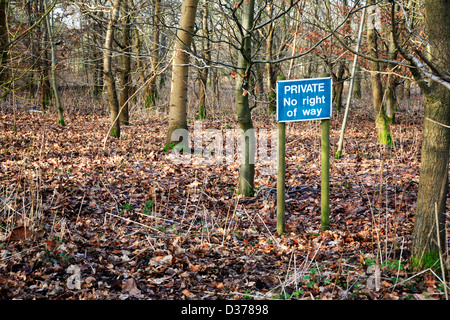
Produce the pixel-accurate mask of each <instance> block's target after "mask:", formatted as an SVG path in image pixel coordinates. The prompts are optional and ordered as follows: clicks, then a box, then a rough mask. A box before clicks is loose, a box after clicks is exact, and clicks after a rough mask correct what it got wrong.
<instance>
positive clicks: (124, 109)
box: [119, 0, 131, 125]
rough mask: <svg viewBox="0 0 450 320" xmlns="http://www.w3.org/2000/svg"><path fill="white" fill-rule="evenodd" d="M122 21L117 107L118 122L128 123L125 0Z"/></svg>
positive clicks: (128, 56) (127, 24)
mask: <svg viewBox="0 0 450 320" xmlns="http://www.w3.org/2000/svg"><path fill="white" fill-rule="evenodd" d="M122 12H123V15H124V18H123V22H124V26H123V29H122V47H123V51H124V53H123V54H122V56H121V60H122V61H121V62H122V70H121V71H120V79H119V88H120V95H119V107H120V108H121V111H120V117H119V119H120V123H123V124H124V125H128V124H129V114H128V102H127V101H128V98H129V96H130V90H131V72H130V71H131V57H130V53H131V50H130V49H131V41H130V40H131V39H130V22H131V18H130V15H129V13H128V3H127V0H125V1H124V2H123V11H122Z"/></svg>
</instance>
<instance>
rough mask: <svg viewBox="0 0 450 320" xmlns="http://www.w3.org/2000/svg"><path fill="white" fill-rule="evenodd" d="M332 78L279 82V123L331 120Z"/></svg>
mask: <svg viewBox="0 0 450 320" xmlns="http://www.w3.org/2000/svg"><path fill="white" fill-rule="evenodd" d="M331 105H332V83H331V78H315V79H302V80H282V81H278V82H277V120H278V122H291V121H306V120H321V119H329V118H331V111H332V108H331Z"/></svg>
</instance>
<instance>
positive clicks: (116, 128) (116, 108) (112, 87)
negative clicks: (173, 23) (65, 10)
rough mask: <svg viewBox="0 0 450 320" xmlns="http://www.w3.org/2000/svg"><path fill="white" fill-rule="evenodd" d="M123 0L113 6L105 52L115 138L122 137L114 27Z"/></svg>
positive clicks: (113, 135)
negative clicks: (113, 56) (113, 58)
mask: <svg viewBox="0 0 450 320" xmlns="http://www.w3.org/2000/svg"><path fill="white" fill-rule="evenodd" d="M121 2H122V1H121V0H116V1H114V4H113V6H112V8H111V17H110V19H109V23H108V28H107V30H106V37H105V48H104V52H103V74H104V76H105V82H106V87H107V96H108V102H109V110H110V119H111V130H110V132H109V135H110V136H111V137H114V138H120V119H119V102H118V101H117V93H116V81H115V79H114V75H113V72H112V68H111V64H112V61H111V60H112V51H111V50H112V41H113V38H114V28H115V25H116V22H117V19H118V18H119V11H120V4H121Z"/></svg>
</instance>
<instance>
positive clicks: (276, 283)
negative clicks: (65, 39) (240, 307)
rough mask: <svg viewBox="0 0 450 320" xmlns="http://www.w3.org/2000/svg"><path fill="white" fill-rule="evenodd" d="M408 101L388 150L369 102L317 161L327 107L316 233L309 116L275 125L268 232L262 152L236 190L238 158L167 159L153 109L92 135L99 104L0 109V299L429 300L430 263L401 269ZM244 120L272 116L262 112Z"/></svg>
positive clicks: (410, 154)
mask: <svg viewBox="0 0 450 320" xmlns="http://www.w3.org/2000/svg"><path fill="white" fill-rule="evenodd" d="M413 105H415V106H416V107H413ZM419 105H420V101H419V102H417V101H416V102H414V103H412V102H411V103H410V104H407V105H403V106H402V107H401V109H400V110H399V113H398V116H397V124H396V125H393V126H391V132H392V137H393V140H394V142H395V143H394V146H393V147H389V148H387V147H383V146H380V145H378V144H377V143H376V136H375V130H374V123H373V121H372V120H371V119H370V112H365V111H363V108H361V109H357V110H355V111H353V112H354V113H353V114H352V115H351V119H350V122H349V125H348V129H347V130H346V137H345V152H344V154H343V157H342V158H341V159H334V158H333V155H334V152H335V149H336V147H335V146H336V145H337V141H338V139H339V131H340V125H341V118H342V115H335V117H334V118H333V120H332V122H331V124H332V128H331V143H332V154H331V159H330V162H331V175H330V185H331V192H330V207H331V209H330V211H331V212H330V230H329V231H325V232H322V231H320V124H319V123H318V122H303V123H291V124H288V125H287V147H286V154H287V156H286V167H287V169H286V188H287V192H288V193H287V197H286V213H287V215H286V229H287V232H286V234H284V235H281V236H279V235H277V233H276V203H275V201H276V174H274V171H273V167H272V169H271V168H269V165H268V164H267V163H268V162H264V161H261V162H262V163H259V164H258V165H257V166H256V172H257V173H256V178H255V187H256V193H255V196H254V197H248V198H244V197H242V196H239V195H238V194H237V192H236V183H237V180H238V174H239V164H238V161H223V163H217V162H216V163H214V162H213V163H206V162H203V161H202V158H201V157H199V156H198V155H195V154H194V155H192V158H190V159H188V161H184V162H183V163H181V164H180V163H176V161H171V160H170V157H169V155H170V154H171V153H170V152H166V151H164V150H163V145H164V141H165V133H166V132H165V128H167V118H166V117H164V116H162V115H161V114H159V113H155V114H153V115H151V116H148V115H147V116H146V117H140V119H139V120H136V121H132V124H131V125H129V126H123V127H122V138H121V139H120V140H114V139H111V138H109V139H107V141H106V142H105V138H106V137H107V132H108V127H109V116H108V113H107V112H104V111H103V112H102V111H98V112H91V113H88V112H83V111H80V110H78V111H73V112H67V113H66V114H65V117H66V122H67V126H66V127H61V126H59V125H58V124H57V122H56V117H55V115H54V114H53V113H50V114H47V115H42V114H40V113H38V112H33V111H31V110H30V108H31V107H30V108H23V109H19V110H18V112H17V114H16V117H15V121H16V124H17V130H16V131H14V117H13V113H12V112H10V111H8V112H7V111H5V108H3V111H2V112H1V113H0V168H1V170H0V201H1V202H0V227H1V229H0V288H1V289H0V299H1V300H11V299H50V300H53V299H62V300H69V299H75V300H78V299H89V300H111V299H121V300H124V299H130V300H134V299H158V300H166V299H175V300H181V299H227V300H233V299H240V300H241V299H258V300H259V299H267V300H269V299H317V300H319V299H320V300H322V299H327V300H354V299H355V300H360V299H365V300H366V299H369V300H409V299H411V300H424V299H425V300H428V299H432V300H434V299H440V300H443V299H445V295H444V286H443V284H442V281H441V279H442V274H440V273H439V272H437V271H433V270H427V271H426V272H423V273H413V272H412V271H411V265H410V262H409V255H410V249H411V235H412V230H413V224H414V212H415V203H416V195H417V189H418V181H419V180H418V178H419V161H420V141H421V126H422V116H421V114H422V110H421V109H420V107H418V106H419ZM254 123H255V128H256V129H257V130H261V129H266V131H265V132H270V130H273V129H274V127H275V126H274V123H275V119H274V118H273V117H268V116H267V115H264V114H263V113H262V112H261V114H255V118H254ZM194 125H197V128H199V126H200V125H201V129H202V130H203V133H204V134H205V136H206V134H207V133H208V132H210V133H211V132H212V133H213V134H214V136H217V134H218V133H222V135H223V137H225V136H226V132H227V130H228V131H230V130H231V129H233V128H236V127H237V125H236V120H235V118H234V116H233V115H232V114H231V113H230V114H229V115H228V116H227V115H226V114H224V115H223V116H220V117H213V118H212V119H211V118H210V119H207V120H204V121H203V122H201V123H200V122H196V121H194V120H191V121H190V122H189V126H190V127H191V128H192V127H194ZM260 132H263V130H261V131H260ZM272 133H273V132H272ZM210 136H211V135H210ZM203 144H204V145H208V140H207V139H206V138H205V139H204V141H203ZM207 148H208V146H207ZM234 160H235V159H234ZM219 162H220V161H219ZM264 166H265V167H264ZM271 170H272V171H271ZM275 173H276V172H275ZM376 275H377V278H375V276H376ZM378 276H379V277H380V278H379V279H378ZM447 278H448V276H447Z"/></svg>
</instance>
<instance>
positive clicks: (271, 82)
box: [266, 2, 277, 114]
mask: <svg viewBox="0 0 450 320" xmlns="http://www.w3.org/2000/svg"><path fill="white" fill-rule="evenodd" d="M272 12H273V3H272V2H270V3H269V4H268V5H267V15H268V17H269V19H271V18H272ZM274 32H275V23H274V22H271V23H270V24H269V25H268V26H267V40H266V60H269V61H270V60H272V58H273V57H272V56H273V36H274ZM266 81H267V82H266V83H267V92H268V95H269V114H275V112H276V109H277V103H276V93H275V90H276V88H275V86H276V83H277V82H276V79H275V70H274V65H273V64H272V63H266Z"/></svg>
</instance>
